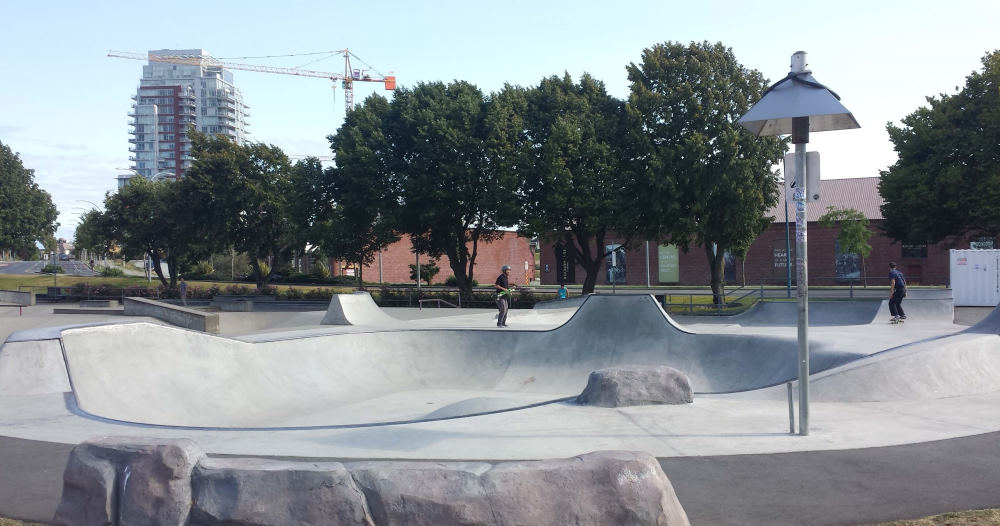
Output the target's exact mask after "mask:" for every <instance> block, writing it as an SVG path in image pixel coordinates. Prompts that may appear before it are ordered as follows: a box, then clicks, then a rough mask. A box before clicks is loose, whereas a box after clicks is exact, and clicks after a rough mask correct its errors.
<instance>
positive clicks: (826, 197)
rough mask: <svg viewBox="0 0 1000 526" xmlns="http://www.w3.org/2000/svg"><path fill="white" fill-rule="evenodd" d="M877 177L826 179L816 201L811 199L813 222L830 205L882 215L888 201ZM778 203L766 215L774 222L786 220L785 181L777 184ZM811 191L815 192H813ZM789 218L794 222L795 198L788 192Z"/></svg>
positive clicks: (867, 213)
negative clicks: (879, 189) (882, 208)
mask: <svg viewBox="0 0 1000 526" xmlns="http://www.w3.org/2000/svg"><path fill="white" fill-rule="evenodd" d="M878 181H879V178H878V177H858V178H853V179H823V180H822V182H820V187H819V188H820V195H819V199H818V200H816V201H809V204H808V207H807V208H806V211H807V213H808V216H809V217H808V219H809V221H810V222H814V221H819V218H820V216H822V215H823V214H825V213H826V209H827V207H829V206H835V207H837V208H854V209H855V210H858V211H860V212H861V213H862V214H864V215H865V217H866V218H868V219H869V220H873V219H883V217H882V210H881V206H882V203H884V202H885V201H884V200H883V199H882V195H881V194H879V193H878ZM778 192H779V195H778V204H777V206H775V207H774V208H772V209H771V210H770V211H769V212H768V214H767V215H770V216H771V217H773V218H774V222H775V223H784V222H785V185H783V184H779V185H778ZM810 193H812V192H810ZM788 198H789V199H788V220H789V221H791V222H795V202H794V200H793V199H792V196H791V195H789V196H788Z"/></svg>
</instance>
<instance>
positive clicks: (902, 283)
mask: <svg viewBox="0 0 1000 526" xmlns="http://www.w3.org/2000/svg"><path fill="white" fill-rule="evenodd" d="M905 297H906V280H905V279H903V273H902V272H900V271H898V270H896V262H895V261H890V262H889V314H891V315H892V318H891V319H890V320H889V321H890V322H893V323H899V322H901V321H903V320H905V319H906V313H904V312H903V298H905Z"/></svg>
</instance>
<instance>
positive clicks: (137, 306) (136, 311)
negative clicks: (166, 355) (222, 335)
mask: <svg viewBox="0 0 1000 526" xmlns="http://www.w3.org/2000/svg"><path fill="white" fill-rule="evenodd" d="M125 315H126V316H149V317H152V318H156V319H158V320H163V321H165V322H167V323H170V324H172V325H176V326H178V327H183V328H185V329H192V330H196V331H202V332H211V333H217V332H219V315H218V314H215V313H208V312H201V311H197V310H194V309H189V308H187V307H179V306H177V305H171V304H169V303H163V302H161V301H155V300H151V299H146V298H125Z"/></svg>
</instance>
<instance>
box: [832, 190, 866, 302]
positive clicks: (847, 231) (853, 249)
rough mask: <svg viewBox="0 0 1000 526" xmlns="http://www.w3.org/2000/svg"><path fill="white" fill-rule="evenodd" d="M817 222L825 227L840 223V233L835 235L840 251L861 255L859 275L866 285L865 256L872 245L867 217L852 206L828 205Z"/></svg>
mask: <svg viewBox="0 0 1000 526" xmlns="http://www.w3.org/2000/svg"><path fill="white" fill-rule="evenodd" d="M819 224H820V225H822V226H824V227H826V228H832V227H833V226H835V225H838V224H839V225H840V234H838V235H837V241H839V242H840V251H841V252H842V253H850V254H858V255H859V256H861V269H862V270H861V275H862V276H864V277H865V278H864V279H865V286H868V276H867V274H868V273H867V272H866V270H865V258H866V257H868V255H869V254H871V253H872V246H871V245H870V244H869V243H868V240H869V239H871V237H872V231H871V229H870V228H868V218H867V217H865V215H864V214H863V213H861V211H860V210H857V209H854V208H837V207H834V206H828V207H826V213H825V214H823V216H822V217H820V218H819Z"/></svg>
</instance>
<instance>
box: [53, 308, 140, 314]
mask: <svg viewBox="0 0 1000 526" xmlns="http://www.w3.org/2000/svg"><path fill="white" fill-rule="evenodd" d="M52 314H107V315H108V316H122V315H124V314H125V308H124V307H55V308H53V309H52Z"/></svg>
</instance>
